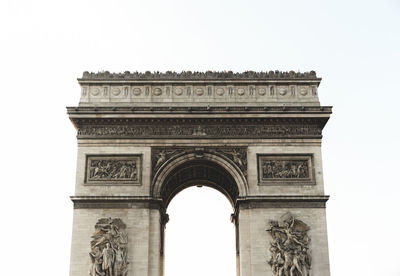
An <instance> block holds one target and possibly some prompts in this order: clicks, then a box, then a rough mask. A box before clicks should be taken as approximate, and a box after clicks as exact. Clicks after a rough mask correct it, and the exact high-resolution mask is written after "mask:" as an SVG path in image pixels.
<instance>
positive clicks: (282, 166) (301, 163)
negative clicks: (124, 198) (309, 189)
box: [262, 160, 308, 178]
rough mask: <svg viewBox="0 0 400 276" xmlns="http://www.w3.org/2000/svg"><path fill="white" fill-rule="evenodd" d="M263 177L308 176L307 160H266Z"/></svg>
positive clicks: (263, 165)
mask: <svg viewBox="0 0 400 276" xmlns="http://www.w3.org/2000/svg"><path fill="white" fill-rule="evenodd" d="M262 168H263V171H262V177H263V178H308V160H266V161H264V162H263V164H262Z"/></svg>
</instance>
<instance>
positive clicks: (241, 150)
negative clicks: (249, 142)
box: [151, 147, 247, 176]
mask: <svg viewBox="0 0 400 276" xmlns="http://www.w3.org/2000/svg"><path fill="white" fill-rule="evenodd" d="M207 152H208V153H214V154H215V153H217V154H218V155H222V156H224V157H225V158H227V159H229V160H231V161H233V162H234V163H235V164H236V165H237V166H238V167H239V169H240V170H241V171H242V172H243V174H244V175H245V176H247V148H246V147H235V148H232V147H224V148H216V147H205V148H190V147H188V148H184V147H182V148H180V147H176V148H157V147H154V148H152V153H151V160H152V168H153V175H154V174H155V173H156V172H157V170H158V169H159V168H160V167H161V166H162V165H163V164H164V163H165V162H166V161H167V160H169V159H170V158H171V157H175V158H176V157H177V156H179V155H182V154H185V153H195V154H196V156H198V157H202V154H204V153H207Z"/></svg>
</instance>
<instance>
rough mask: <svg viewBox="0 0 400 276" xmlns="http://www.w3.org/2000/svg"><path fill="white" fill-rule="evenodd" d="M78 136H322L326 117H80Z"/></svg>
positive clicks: (269, 137) (198, 137)
mask: <svg viewBox="0 0 400 276" xmlns="http://www.w3.org/2000/svg"><path fill="white" fill-rule="evenodd" d="M76 123H77V125H78V138H132V139H135V138H152V139H159V138H160V139H164V138H178V139H179V138H190V139H204V138H259V139H271V138H321V133H322V128H323V126H324V125H325V123H326V120H319V119H292V120H290V119H288V120H286V121H285V120H284V119H282V120H275V121H274V120H268V119H257V120H246V119H237V120H234V121H233V120H229V119H226V120H225V119H221V120H218V121H214V120H210V121H196V120H191V119H186V120H169V119H165V120H153V121H148V122H147V121H140V120H130V121H129V120H109V121H108V120H107V119H100V120H95V119H92V120H91V119H87V120H80V119H76Z"/></svg>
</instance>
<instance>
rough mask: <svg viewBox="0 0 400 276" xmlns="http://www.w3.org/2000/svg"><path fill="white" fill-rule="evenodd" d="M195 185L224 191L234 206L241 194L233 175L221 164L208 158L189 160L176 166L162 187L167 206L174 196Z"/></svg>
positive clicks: (162, 194) (162, 195)
mask: <svg viewBox="0 0 400 276" xmlns="http://www.w3.org/2000/svg"><path fill="white" fill-rule="evenodd" d="M195 185H204V186H208V187H211V188H215V189H217V190H218V191H220V192H222V193H223V194H224V195H225V196H226V197H227V198H228V199H229V201H230V202H231V204H232V206H234V203H235V201H236V198H237V197H238V195H239V190H238V187H237V185H236V183H235V181H234V179H233V178H232V176H231V175H230V174H229V173H228V172H227V171H226V170H225V169H224V168H222V167H221V166H220V165H218V164H216V163H214V162H210V161H207V160H196V161H188V162H186V163H184V164H181V165H180V166H178V167H176V168H175V169H174V170H173V171H172V172H171V173H170V174H169V176H168V177H167V178H166V179H165V182H164V184H163V186H162V189H161V197H162V198H163V201H164V204H165V206H164V207H165V208H166V207H167V206H168V204H169V202H171V200H172V198H173V197H174V196H175V195H176V194H177V193H179V192H180V191H182V190H183V189H185V188H188V187H190V186H195Z"/></svg>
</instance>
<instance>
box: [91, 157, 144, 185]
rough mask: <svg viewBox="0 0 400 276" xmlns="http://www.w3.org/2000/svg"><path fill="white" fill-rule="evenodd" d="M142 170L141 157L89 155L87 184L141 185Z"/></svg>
mask: <svg viewBox="0 0 400 276" xmlns="http://www.w3.org/2000/svg"><path fill="white" fill-rule="evenodd" d="M141 170H142V165H141V156H140V155H88V156H86V178H85V184H112V185H115V184H131V185H140V182H141Z"/></svg>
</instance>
